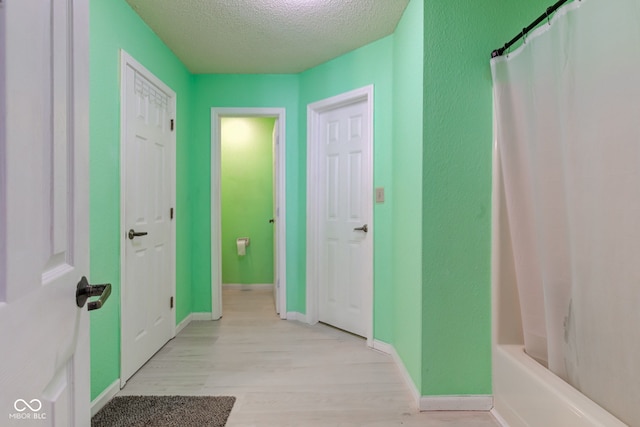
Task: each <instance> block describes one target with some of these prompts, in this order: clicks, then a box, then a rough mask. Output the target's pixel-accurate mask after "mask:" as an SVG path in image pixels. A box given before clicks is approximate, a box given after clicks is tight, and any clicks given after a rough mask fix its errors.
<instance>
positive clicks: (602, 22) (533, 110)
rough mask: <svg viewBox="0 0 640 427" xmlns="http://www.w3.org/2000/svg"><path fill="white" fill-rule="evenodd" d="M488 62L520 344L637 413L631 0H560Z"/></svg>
mask: <svg viewBox="0 0 640 427" xmlns="http://www.w3.org/2000/svg"><path fill="white" fill-rule="evenodd" d="M491 66H492V72H493V82H494V101H495V110H496V111H495V115H496V129H497V133H496V139H497V147H498V151H499V155H500V163H499V165H498V167H501V168H502V172H503V175H504V186H505V188H504V190H505V194H506V202H507V212H508V222H509V227H510V232H511V236H512V246H513V252H514V260H515V270H516V277H517V282H518V283H517V284H518V293H519V296H520V306H521V311H522V322H523V329H524V331H523V332H524V339H525V350H526V351H527V353H528V354H529V355H530V356H532V357H533V358H535V359H537V360H538V361H540V362H541V363H543V364H545V365H547V366H548V368H549V369H550V370H551V371H553V372H554V373H556V374H557V375H558V376H560V377H561V378H563V379H564V380H566V381H567V382H569V383H570V384H572V385H573V386H574V387H576V388H577V389H579V390H580V391H582V393H584V394H585V395H587V396H588V397H590V398H591V399H592V400H594V401H595V402H597V403H598V404H600V405H601V406H603V407H604V408H605V409H607V410H609V411H610V412H611V413H613V414H614V415H616V416H617V417H618V418H620V419H621V420H622V421H624V422H626V423H627V424H629V425H640V0H582V1H578V0H574V2H573V3H571V4H569V5H568V6H565V7H563V8H561V9H560V10H559V11H558V12H557V13H556V14H555V16H554V17H553V19H552V21H551V23H550V24H544V25H543V26H542V27H541V28H539V29H538V30H536V31H535V32H534V33H533V34H530V35H529V36H528V37H527V38H526V43H525V44H524V45H523V46H521V47H520V48H519V49H518V50H516V51H514V52H513V53H510V54H508V55H505V56H503V57H500V58H496V59H493V60H492V62H491Z"/></svg>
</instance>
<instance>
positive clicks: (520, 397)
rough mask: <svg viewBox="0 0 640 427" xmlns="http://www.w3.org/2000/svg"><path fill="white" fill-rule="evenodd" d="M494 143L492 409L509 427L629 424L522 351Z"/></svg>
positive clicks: (512, 266) (522, 343)
mask: <svg viewBox="0 0 640 427" xmlns="http://www.w3.org/2000/svg"><path fill="white" fill-rule="evenodd" d="M497 155H498V150H497V146H496V145H495V144H494V161H493V166H494V167H493V202H492V203H493V219H492V222H493V224H492V233H493V236H492V323H493V327H492V329H493V330H492V332H493V334H492V335H493V337H492V341H493V343H492V350H493V360H492V364H493V378H492V379H493V398H494V408H493V410H492V413H493V414H494V416H495V417H496V418H497V419H498V420H499V421H500V422H501V423H502V424H503V425H507V426H510V427H519V426H530V427H537V426H540V427H572V426H607V427H609V426H611V427H617V426H621V427H622V426H626V424H624V423H623V422H621V421H620V420H618V419H617V418H616V417H614V416H613V415H611V414H610V413H609V412H607V411H606V410H604V409H603V408H601V407H600V406H599V405H597V404H596V403H595V402H593V401H592V400H590V399H589V398H587V397H586V396H585V395H583V394H582V393H580V392H579V391H578V390H577V389H575V388H573V387H572V386H571V385H569V384H568V383H566V382H565V381H563V380H562V379H560V378H559V377H558V376H556V375H555V374H553V373H552V372H551V371H549V370H548V369H546V368H545V367H544V366H542V365H541V364H539V363H538V362H536V361H535V360H533V359H532V358H530V357H529V356H528V355H527V354H526V353H525V352H524V339H523V337H522V322H521V320H520V304H519V300H518V291H517V288H516V280H515V271H514V264H513V257H512V250H511V237H510V235H509V228H508V223H507V217H506V205H505V203H504V193H503V185H502V173H501V171H500V168H499V165H500V163H499V161H498V157H497Z"/></svg>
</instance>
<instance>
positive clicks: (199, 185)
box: [188, 74, 306, 312]
mask: <svg viewBox="0 0 640 427" xmlns="http://www.w3.org/2000/svg"><path fill="white" fill-rule="evenodd" d="M193 79H194V81H193V94H194V97H193V104H192V107H191V112H192V120H191V125H192V132H193V133H192V135H193V139H192V143H191V146H190V157H189V172H188V173H189V177H188V181H189V183H190V189H189V191H190V197H191V199H190V203H191V204H190V207H191V209H192V212H193V215H192V221H191V233H194V234H193V235H194V236H198V238H197V239H193V241H192V246H191V257H192V258H191V269H192V274H193V277H192V283H193V288H192V292H193V294H192V310H193V312H210V311H211V239H210V237H208V236H211V172H212V171H211V107H256V108H257V107H265V108H266V107H272V108H285V110H286V144H287V147H286V169H287V171H286V198H287V203H286V208H287V224H286V233H287V254H286V256H287V272H286V278H287V311H299V312H304V307H305V304H304V294H303V296H302V299H301V297H300V295H299V289H301V288H303V287H304V283H305V280H306V279H305V276H304V229H305V227H306V218H305V216H304V210H301V209H300V206H302V205H303V204H304V187H303V184H302V182H303V177H302V176H301V174H303V173H304V169H301V167H303V166H301V163H300V154H299V145H300V142H299V141H298V76H297V75H287V74H280V75H253V74H251V75H249V74H247V75H227V74H217V75H216V74H210V75H194V76H193Z"/></svg>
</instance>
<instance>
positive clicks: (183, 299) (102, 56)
mask: <svg viewBox="0 0 640 427" xmlns="http://www.w3.org/2000/svg"><path fill="white" fill-rule="evenodd" d="M90 8H91V10H90V30H91V33H90V108H91V116H90V138H91V142H90V179H91V187H90V233H91V246H90V250H91V254H90V262H91V272H90V274H91V275H90V277H91V281H92V282H94V283H105V282H109V283H111V284H112V286H113V288H112V289H113V291H112V293H111V297H110V298H109V301H108V303H107V304H106V305H105V307H104V308H102V309H100V310H97V311H94V312H92V313H91V337H92V339H91V399H94V398H95V397H96V396H97V395H98V394H100V393H101V392H102V391H103V390H104V389H105V388H107V387H108V386H109V385H111V384H112V383H113V382H114V381H115V380H116V379H117V378H119V377H120V237H121V235H122V230H121V227H120V79H119V76H120V57H119V55H120V49H124V50H125V51H127V52H128V53H129V54H130V55H131V56H133V57H134V58H135V59H136V60H137V61H139V62H140V63H142V65H144V66H145V67H147V69H149V70H150V71H151V72H152V73H154V74H155V75H156V76H157V77H158V78H160V79H161V80H162V81H164V82H165V83H166V84H167V85H168V86H169V87H171V88H172V89H173V90H174V91H175V92H176V94H177V101H178V105H177V116H176V121H177V122H176V123H177V126H176V132H177V133H176V137H177V153H176V156H177V159H176V162H177V203H176V221H177V223H176V228H177V230H176V235H177V242H176V254H177V260H176V262H177V265H176V282H177V283H176V290H177V294H176V320H177V321H178V322H179V321H180V320H182V319H183V318H184V317H185V316H187V315H188V314H189V313H190V312H191V268H190V265H189V260H190V258H191V245H190V241H191V239H190V230H189V228H188V224H189V216H190V209H191V206H190V205H191V202H190V197H189V190H188V186H187V185H186V175H185V170H186V165H187V152H188V147H189V135H188V129H189V126H190V125H189V122H190V117H189V113H188V110H189V108H190V103H191V99H190V90H191V76H190V74H189V72H188V71H187V70H186V68H185V67H184V66H183V65H182V63H181V62H180V61H179V60H178V59H177V58H176V57H175V56H174V55H173V53H171V51H170V50H169V49H168V48H167V47H166V46H165V45H164V44H163V43H162V42H160V41H159V39H158V38H157V37H156V35H155V34H154V33H153V31H151V30H150V29H149V28H148V27H147V26H146V24H144V22H143V21H142V20H141V19H140V17H139V16H138V15H137V14H135V13H134V12H133V10H132V9H131V8H130V7H129V5H128V4H127V3H126V2H125V1H124V0H91V3H90Z"/></svg>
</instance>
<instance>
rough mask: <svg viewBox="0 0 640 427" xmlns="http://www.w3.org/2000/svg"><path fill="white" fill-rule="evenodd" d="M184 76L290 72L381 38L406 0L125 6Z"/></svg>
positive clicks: (161, 0) (157, 1)
mask: <svg viewBox="0 0 640 427" xmlns="http://www.w3.org/2000/svg"><path fill="white" fill-rule="evenodd" d="M127 2H128V3H129V4H130V5H131V7H133V9H134V10H135V11H136V12H137V13H138V14H139V15H140V16H141V17H142V19H143V20H144V21H145V22H146V23H147V24H148V25H149V27H151V29H153V31H155V33H156V34H157V35H158V36H159V37H160V39H162V41H164V43H165V44H166V45H167V46H168V47H169V48H170V49H171V50H172V51H173V52H174V53H175V54H176V56H177V57H178V58H180V60H181V61H182V62H183V63H184V64H185V65H186V67H187V68H188V69H189V70H190V71H191V72H192V73H234V74H235V73H238V74H244V73H298V72H300V71H304V70H306V69H308V68H311V67H314V66H316V65H318V64H321V63H323V62H325V61H327V60H329V59H332V58H335V57H337V56H339V55H342V54H343V53H346V52H349V51H351V50H353V49H355V48H358V47H361V46H364V45H366V44H368V43H370V42H372V41H375V40H378V39H380V38H382V37H384V36H387V35H389V34H391V33H393V31H394V30H395V28H396V25H397V24H398V21H399V20H400V17H401V16H402V12H403V11H404V9H405V8H406V6H407V3H408V2H409V0H127Z"/></svg>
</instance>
